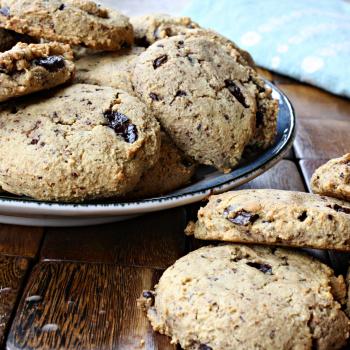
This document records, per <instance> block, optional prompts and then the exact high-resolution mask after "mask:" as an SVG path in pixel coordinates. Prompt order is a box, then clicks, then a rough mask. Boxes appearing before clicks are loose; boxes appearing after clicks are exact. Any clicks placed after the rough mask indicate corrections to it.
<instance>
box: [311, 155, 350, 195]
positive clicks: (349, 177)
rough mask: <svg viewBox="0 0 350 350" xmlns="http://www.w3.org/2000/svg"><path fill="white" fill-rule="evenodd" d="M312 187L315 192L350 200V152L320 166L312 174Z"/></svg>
mask: <svg viewBox="0 0 350 350" xmlns="http://www.w3.org/2000/svg"><path fill="white" fill-rule="evenodd" d="M311 188H312V191H313V192H315V193H318V194H321V195H325V196H330V197H335V198H339V199H344V200H347V201H350V153H347V154H345V155H344V156H342V157H340V158H335V159H331V160H330V161H328V162H327V163H326V164H324V165H322V166H321V167H319V168H318V169H317V170H316V171H315V173H314V174H313V175H312V178H311Z"/></svg>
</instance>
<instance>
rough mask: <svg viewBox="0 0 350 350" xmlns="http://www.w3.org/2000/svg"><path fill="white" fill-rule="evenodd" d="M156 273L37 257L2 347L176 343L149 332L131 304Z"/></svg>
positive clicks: (82, 349) (83, 349) (87, 349)
mask: <svg viewBox="0 0 350 350" xmlns="http://www.w3.org/2000/svg"><path fill="white" fill-rule="evenodd" d="M159 275H160V271H155V270H152V269H144V268H130V267H120V266H114V265H107V264H86V263H82V264H81V263H63V262H43V263H40V264H39V265H37V266H36V267H35V269H34V271H33V273H32V275H31V277H30V280H29V282H28V285H27V287H26V290H25V292H24V294H23V298H22V300H21V302H20V304H19V307H18V311H17V314H16V317H15V319H14V322H13V324H12V327H11V331H10V334H9V337H8V341H7V349H9V350H14V349H38V350H39V349H40V350H41V349H42V350H44V349H45V350H46V349H47V350H48V349H65V350H70V349H72V350H73V349H74V350H95V349H96V350H101V349H103V350H109V349H111V350H112V349H125V350H129V349H130V350H131V349H165V350H170V349H175V347H174V346H171V345H170V344H169V340H168V339H167V338H166V337H163V336H160V335H159V336H155V335H154V334H153V332H152V330H151V328H150V325H149V322H148V320H147V318H146V317H145V315H144V314H143V312H142V311H141V310H139V309H138V308H137V305H136V299H137V298H138V297H139V296H140V295H141V293H142V291H143V290H145V289H150V288H152V287H153V285H154V284H155V283H156V282H157V280H158V278H159ZM142 343H144V346H141V344H142Z"/></svg>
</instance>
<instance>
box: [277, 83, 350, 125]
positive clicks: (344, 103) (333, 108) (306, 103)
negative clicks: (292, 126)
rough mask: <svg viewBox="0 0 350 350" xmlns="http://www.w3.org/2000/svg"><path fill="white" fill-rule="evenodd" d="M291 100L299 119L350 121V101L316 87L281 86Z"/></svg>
mask: <svg viewBox="0 0 350 350" xmlns="http://www.w3.org/2000/svg"><path fill="white" fill-rule="evenodd" d="M278 86H279V87H280V88H281V89H282V91H283V92H285V94H286V95H287V96H288V98H289V99H290V100H291V102H292V104H293V106H294V108H295V111H296V114H297V116H298V118H316V119H326V120H346V121H349V120H350V101H349V100H348V99H345V98H342V97H339V96H335V95H332V94H330V93H328V92H326V91H323V90H320V89H318V88H316V87H313V86H309V85H302V84H279V85H278Z"/></svg>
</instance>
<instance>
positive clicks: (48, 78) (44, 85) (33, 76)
mask: <svg viewBox="0 0 350 350" xmlns="http://www.w3.org/2000/svg"><path fill="white" fill-rule="evenodd" d="M72 60H73V53H72V50H71V49H70V47H69V45H64V44H61V43H54V42H53V43H47V44H29V45H28V44H24V43H18V44H17V45H16V46H14V47H13V48H12V49H11V50H9V51H6V52H4V53H0V82H1V84H0V102H2V101H6V100H8V99H10V98H12V97H16V96H23V95H27V94H30V93H33V92H35V91H40V90H45V89H50V88H52V87H54V86H57V85H60V84H63V83H65V82H66V81H68V80H71V79H72V78H73V76H74V72H75V66H74V63H73V62H72Z"/></svg>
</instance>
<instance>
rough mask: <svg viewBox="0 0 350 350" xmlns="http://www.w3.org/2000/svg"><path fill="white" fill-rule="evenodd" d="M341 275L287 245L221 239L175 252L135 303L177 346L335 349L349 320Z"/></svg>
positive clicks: (229, 349)
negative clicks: (179, 253) (155, 281)
mask: <svg viewBox="0 0 350 350" xmlns="http://www.w3.org/2000/svg"><path fill="white" fill-rule="evenodd" d="M335 290H344V280H343V279H342V278H336V277H335V276H334V273H333V271H332V270H331V269H330V268H329V267H327V266H326V265H324V264H322V263H320V262H319V261H317V260H315V259H313V258H311V257H309V256H307V255H304V254H301V253H297V252H293V251H288V250H285V249H271V248H267V247H256V246H250V247H249V246H244V245H222V246H217V247H213V246H209V247H204V248H201V249H198V250H196V251H194V252H192V253H190V254H188V255H186V256H184V257H183V258H181V259H179V260H178V261H177V262H176V263H175V264H174V265H173V266H171V267H169V268H168V269H167V270H166V271H165V272H164V274H163V276H162V277H161V278H160V280H159V283H158V285H157V286H156V287H155V291H144V292H143V294H142V297H141V299H140V300H139V304H140V306H141V307H143V308H144V309H146V310H147V316H148V318H149V320H150V321H151V324H152V327H153V329H154V330H155V331H157V332H160V333H162V334H166V335H168V336H170V337H171V342H172V343H173V344H177V343H178V344H180V345H181V347H182V348H183V349H191V350H194V349H197V350H214V349H215V350H236V349H240V350H251V349H261V350H263V349H265V350H267V349H309V350H311V349H323V350H328V349H340V348H341V347H342V346H344V345H345V343H346V339H347V338H348V336H349V320H348V318H347V317H346V315H345V313H344V312H343V311H342V310H341V305H340V303H339V302H338V300H337V299H336V298H337V293H335Z"/></svg>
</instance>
